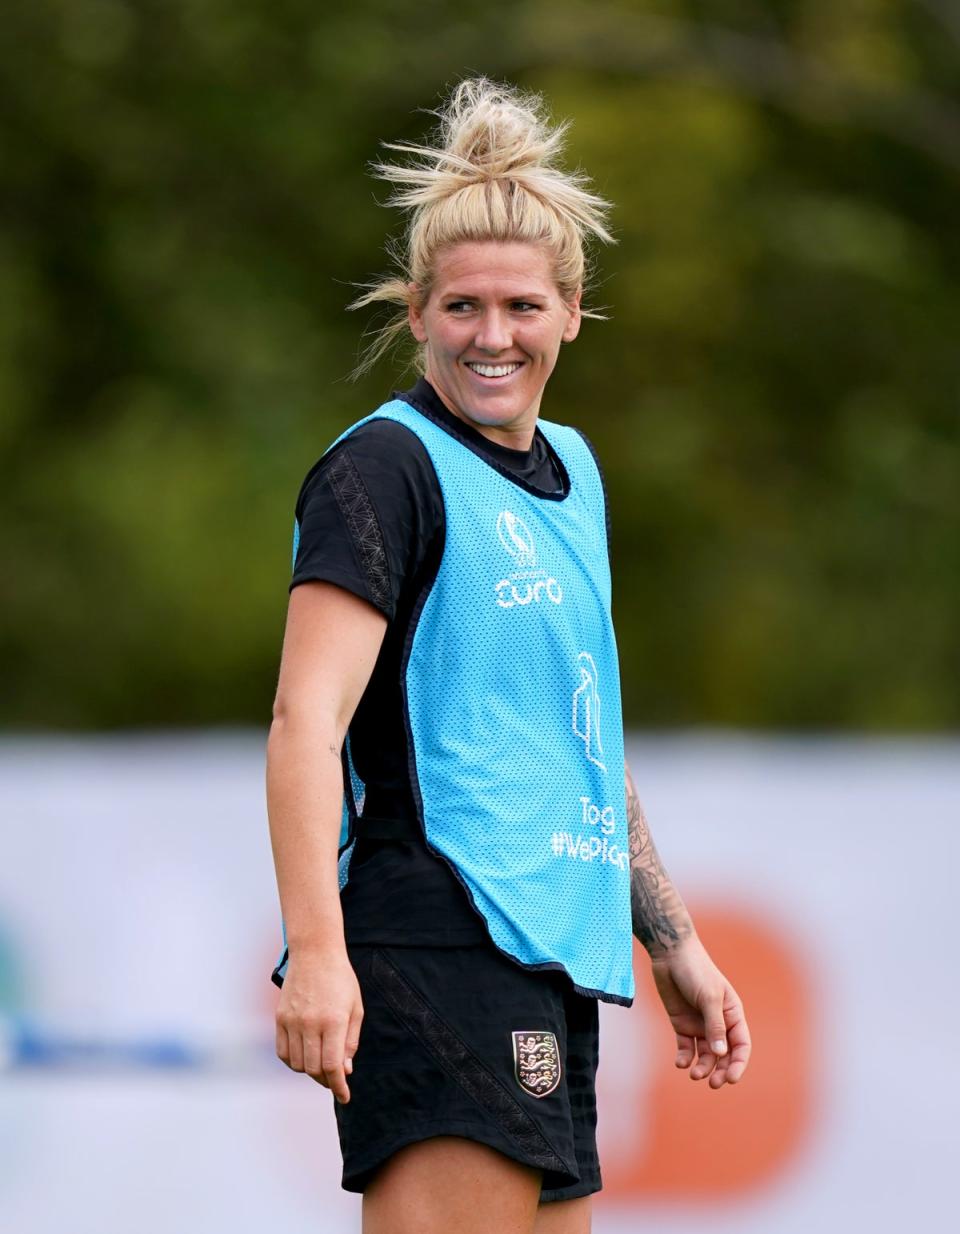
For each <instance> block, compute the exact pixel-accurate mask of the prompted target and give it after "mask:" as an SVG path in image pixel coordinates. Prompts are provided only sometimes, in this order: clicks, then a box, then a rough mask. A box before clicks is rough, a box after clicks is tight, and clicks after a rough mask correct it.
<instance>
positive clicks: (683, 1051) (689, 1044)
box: [674, 1033, 697, 1067]
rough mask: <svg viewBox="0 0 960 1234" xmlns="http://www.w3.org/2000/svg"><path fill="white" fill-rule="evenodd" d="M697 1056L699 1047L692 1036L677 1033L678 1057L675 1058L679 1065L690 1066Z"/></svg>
mask: <svg viewBox="0 0 960 1234" xmlns="http://www.w3.org/2000/svg"><path fill="white" fill-rule="evenodd" d="M696 1056H697V1049H696V1045H695V1043H694V1039H693V1038H692V1037H686V1036H684V1034H683V1033H677V1057H676V1059H675V1060H674V1061H675V1063H676V1065H677V1066H678V1067H689V1066H690V1064H691V1063H692V1062H693V1060H694V1059H695V1058H696Z"/></svg>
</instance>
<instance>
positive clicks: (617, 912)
mask: <svg viewBox="0 0 960 1234" xmlns="http://www.w3.org/2000/svg"><path fill="white" fill-rule="evenodd" d="M375 418H383V419H390V420H395V421H398V422H399V423H401V424H404V425H406V426H407V427H408V428H409V429H411V430H412V431H413V432H414V433H415V434H416V435H417V437H419V439H420V441H421V442H422V443H423V445H424V447H425V448H426V450H427V451H428V453H429V455H430V458H431V460H432V462H433V466H434V469H435V471H436V474H437V478H438V480H439V483H440V488H441V492H442V495H443V502H444V511H445V520H446V539H445V543H444V548H443V555H442V558H441V561H440V565H439V568H438V571H437V574H436V577H435V579H434V581H433V583H432V585H431V586H429V587H428V588H427V589H426V591H425V593H424V594H423V595H422V596H421V597H420V602H419V604H418V606H417V608H416V609H415V611H414V614H413V618H412V620H411V625H410V630H409V632H408V635H407V645H406V648H405V656H404V673H403V683H402V684H403V695H404V704H405V722H406V725H407V735H408V741H409V746H410V760H411V780H412V783H413V789H414V797H415V800H416V801H417V807H418V813H419V816H420V822H421V825H422V827H423V831H424V835H425V837H426V840H427V843H428V844H429V845H430V846H431V847H432V848H433V849H435V850H436V851H437V852H438V853H440V854H441V855H442V856H443V857H445V858H446V859H447V860H448V861H449V862H450V864H451V865H452V866H453V868H454V870H455V871H456V873H457V874H458V876H459V877H460V879H461V881H462V882H463V883H464V885H465V887H466V888H467V891H468V892H469V894H470V897H471V899H472V901H473V903H474V905H475V907H476V908H477V909H478V910H479V912H480V914H481V915H482V917H483V918H484V920H485V921H486V924H487V927H488V929H489V932H490V936H491V938H492V939H493V941H494V943H495V944H496V945H497V946H498V947H499V948H500V949H501V950H502V951H503V952H505V953H506V954H507V955H509V956H511V957H513V958H514V959H515V960H517V961H519V962H520V963H521V964H524V965H527V966H529V967H538V968H539V967H561V968H563V969H565V970H566V972H567V973H568V974H569V975H570V977H571V978H572V980H573V982H574V984H575V985H576V987H577V988H578V989H579V990H580V991H581V992H582V993H587V994H593V995H597V996H599V997H601V998H603V999H606V1000H607V1001H611V1002H619V1003H625V1004H628V1005H629V1004H630V1003H631V1002H632V1000H633V996H634V982H633V968H632V931H631V916H630V870H629V846H628V840H627V820H626V801H625V789H624V760H623V728H622V716H621V702H620V676H619V664H618V658H617V647H616V640H615V636H614V632H613V624H612V620H611V614H610V570H609V562H608V555H607V544H606V523H605V512H604V495H603V487H602V483H601V479H600V475H599V472H598V470H597V466H596V463H595V462H594V459H593V457H592V455H591V453H590V450H589V448H588V447H587V445H586V443H585V442H584V440H583V439H582V438H581V437H580V435H579V434H578V433H577V432H576V430H575V429H573V428H570V427H568V426H565V425H560V424H554V423H552V422H549V421H544V420H539V421H538V424H539V427H540V430H541V432H542V433H543V434H544V436H545V437H546V438H547V440H548V442H549V443H550V445H551V446H552V447H553V449H554V450H555V452H556V454H557V455H558V456H559V458H560V460H561V462H562V463H563V465H564V467H565V468H566V470H567V473H568V475H569V478H570V486H569V491H568V493H567V494H566V496H563V495H562V494H557V495H556V497H549V496H542V495H539V494H538V493H537V492H535V491H533V490H532V489H530V488H528V487H526V486H525V485H524V484H523V482H521V481H517V480H514V479H511V478H510V473H509V472H507V471H501V470H499V469H498V468H497V467H496V466H494V465H492V464H491V463H490V462H488V461H486V460H485V459H484V458H482V457H481V456H480V455H478V454H476V453H475V452H474V451H473V450H471V449H469V447H468V446H466V445H464V444H463V443H462V442H461V441H459V440H458V439H457V438H456V437H454V436H453V435H452V434H450V433H448V432H446V431H445V430H444V429H443V428H441V427H440V426H439V425H437V424H435V423H434V422H433V421H432V420H430V419H429V418H428V417H427V416H425V415H422V414H420V413H419V412H418V411H416V410H415V409H414V408H412V407H411V406H410V405H409V404H407V403H405V402H404V401H402V400H400V399H396V400H393V401H391V402H389V403H385V404H384V405H383V406H382V407H380V408H378V409H377V411H375V412H373V413H372V415H370V416H366V417H365V418H364V419H362V420H359V421H358V422H357V423H356V424H354V425H352V426H351V427H350V428H348V429H347V430H346V432H344V433H342V434H341V435H340V436H339V437H338V438H337V439H336V441H334V442H332V443H331V447H332V446H333V445H335V444H336V443H337V442H338V441H341V440H342V439H343V438H344V437H345V436H347V435H348V434H349V433H350V432H352V431H353V430H354V429H355V428H358V427H359V425H360V424H365V423H366V422H367V421H368V420H372V419H375ZM348 766H349V770H350V773H351V779H352V780H353V781H354V783H353V788H354V790H355V791H356V789H357V788H358V787H361V786H358V785H357V784H356V777H355V772H354V770H353V768H352V763H350V762H349V758H348ZM348 787H349V786H348ZM351 804H352V805H354V806H355V801H354V802H353V803H351ZM352 813H355V810H350V809H348V806H347V804H346V803H345V807H344V814H345V828H344V833H343V834H342V836H341V841H342V843H346V842H347V841H348V839H349V835H348V832H347V822H348V818H349V816H350V814H352ZM359 826H360V827H361V828H362V826H363V823H362V819H361V821H360V824H359ZM350 851H351V849H350V848H349V847H348V848H347V849H346V851H345V852H344V853H343V855H342V857H341V886H342V885H343V883H344V882H345V881H346V879H347V878H348V877H349V856H350ZM284 937H285V931H284ZM284 967H285V965H284ZM281 971H282V970H281Z"/></svg>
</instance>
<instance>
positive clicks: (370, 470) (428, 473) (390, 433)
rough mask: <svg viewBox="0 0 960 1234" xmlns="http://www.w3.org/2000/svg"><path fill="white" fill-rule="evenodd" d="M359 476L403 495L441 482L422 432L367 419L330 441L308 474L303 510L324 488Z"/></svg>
mask: <svg viewBox="0 0 960 1234" xmlns="http://www.w3.org/2000/svg"><path fill="white" fill-rule="evenodd" d="M357 478H359V480H360V481H362V483H363V485H364V487H365V488H366V489H368V490H369V491H371V492H373V493H381V494H384V495H386V494H395V495H398V496H399V495H402V494H404V493H407V494H410V493H413V492H420V491H422V490H424V489H430V488H432V487H434V486H435V485H436V476H435V472H434V468H433V463H432V462H431V459H430V455H429V453H428V451H427V449H426V447H425V446H424V444H423V442H422V441H421V440H420V438H419V437H418V436H417V434H416V433H415V432H414V431H413V430H412V429H411V428H408V427H407V425H405V424H401V423H399V422H398V421H396V420H389V419H386V418H384V417H376V416H375V418H373V419H369V420H364V421H361V422H359V423H358V424H357V426H356V427H355V428H350V429H348V430H347V432H346V434H345V435H344V436H343V437H341V438H340V440H339V441H336V442H335V443H334V444H333V445H332V446H330V447H329V448H328V449H327V450H326V451H325V452H324V453H323V454H322V455H321V456H320V457H319V458H318V459H317V460H316V462H315V463H314V464H313V466H312V467H311V468H310V469H309V471H308V472H307V474H306V476H305V477H304V480H303V484H302V485H301V487H300V492H299V494H298V496H297V510H298V512H299V511H301V510H302V508H303V505H304V503H305V502H306V501H307V500H309V498H310V496H311V494H312V493H313V492H315V491H316V490H317V489H318V488H326V487H328V486H329V485H330V484H334V485H340V486H342V485H344V484H347V485H349V483H350V482H351V481H352V480H353V481H355V480H356V479H357Z"/></svg>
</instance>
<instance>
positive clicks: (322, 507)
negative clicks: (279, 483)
mask: <svg viewBox="0 0 960 1234" xmlns="http://www.w3.org/2000/svg"><path fill="white" fill-rule="evenodd" d="M442 510H443V498H442V494H441V491H440V486H439V481H438V480H437V477H436V473H435V472H434V469H433V464H432V463H431V461H430V456H429V455H428V453H427V451H426V448H425V447H424V446H423V444H422V442H421V441H420V439H419V438H418V437H417V436H416V434H415V433H413V432H411V430H410V429H408V428H407V427H406V426H405V425H402V424H398V423H396V421H393V420H385V419H375V420H368V421H367V422H366V423H365V424H362V425H360V427H359V428H356V429H354V430H353V431H352V432H351V433H349V434H348V435H347V436H346V437H345V438H343V439H342V440H341V441H339V442H338V443H337V444H336V445H335V446H333V447H332V448H331V449H330V450H328V451H327V453H326V454H324V455H323V456H322V458H320V459H319V460H318V461H317V462H316V463H315V464H314V466H313V467H312V468H311V469H310V471H309V472H308V473H307V476H306V478H305V480H304V482H303V485H302V487H301V490H300V495H299V497H298V499H297V506H296V521H295V529H296V531H295V534H296V537H297V538H296V550H295V559H294V563H293V577H292V579H291V581H290V590H291V591H292V590H293V588H294V587H296V586H298V585H299V584H300V583H305V582H309V581H324V582H331V583H336V584H337V585H338V586H340V587H344V588H346V590H348V591H350V592H352V593H353V594H354V595H357V596H360V597H361V598H362V599H364V600H368V601H369V602H370V603H371V604H372V605H374V607H375V608H377V609H379V611H380V612H382V613H383V614H384V615H385V616H386V617H387V619H388V620H392V619H393V617H394V615H395V614H396V611H397V606H398V603H399V601H400V597H401V595H402V594H403V591H404V588H405V587H406V586H408V585H410V583H411V581H412V580H413V579H414V578H415V577H416V575H417V574H418V572H419V570H420V567H421V566H422V564H423V562H424V560H425V559H426V556H427V554H428V553H429V551H430V548H431V545H432V544H433V542H434V540H435V537H436V535H437V533H438V529H439V528H440V527H442V518H443V514H442Z"/></svg>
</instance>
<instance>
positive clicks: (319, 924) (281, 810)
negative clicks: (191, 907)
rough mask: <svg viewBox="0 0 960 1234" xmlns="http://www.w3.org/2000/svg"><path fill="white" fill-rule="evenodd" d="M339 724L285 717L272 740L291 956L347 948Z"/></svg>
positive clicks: (270, 762) (276, 835)
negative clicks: (340, 859)
mask: <svg viewBox="0 0 960 1234" xmlns="http://www.w3.org/2000/svg"><path fill="white" fill-rule="evenodd" d="M340 742H341V739H340V738H339V737H338V735H337V733H336V731H335V723H334V721H333V720H332V719H329V720H328V719H327V718H325V717H323V716H312V715H307V714H303V713H297V714H295V715H279V716H276V717H275V718H274V720H273V723H272V724H271V726H270V734H269V736H268V738H267V814H268V817H269V821H270V842H271V845H272V848H273V861H274V866H275V868H276V874H277V888H278V891H279V893H280V907H281V912H282V914H283V920H284V926H285V928H286V935H287V946H288V947H289V950H290V954H291V956H293V955H295V954H297V953H298V952H300V951H330V950H340V949H342V948H343V945H344V942H343V915H342V913H341V911H340V890H339V884H338V881H337V847H338V844H339V839H340V823H341V817H342V811H343V772H342V770H341V763H340Z"/></svg>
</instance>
